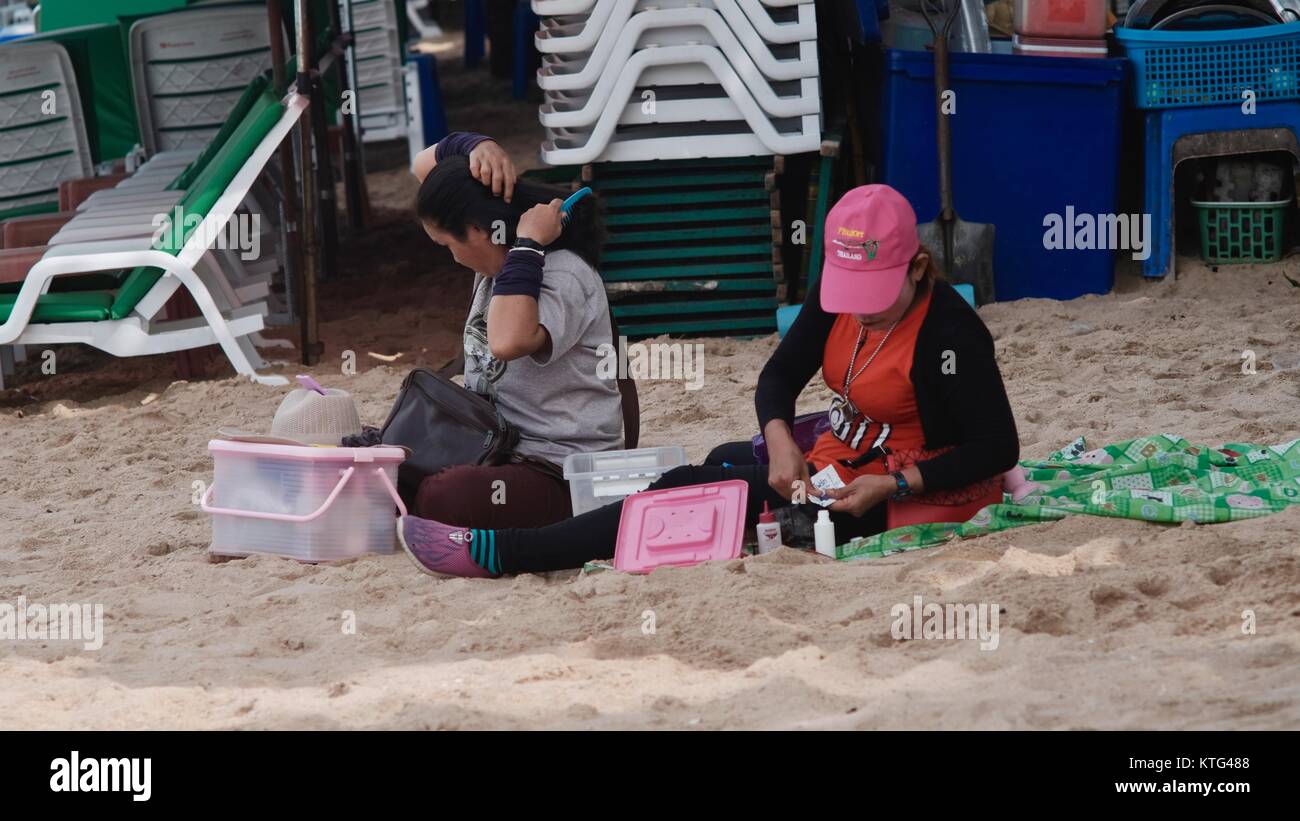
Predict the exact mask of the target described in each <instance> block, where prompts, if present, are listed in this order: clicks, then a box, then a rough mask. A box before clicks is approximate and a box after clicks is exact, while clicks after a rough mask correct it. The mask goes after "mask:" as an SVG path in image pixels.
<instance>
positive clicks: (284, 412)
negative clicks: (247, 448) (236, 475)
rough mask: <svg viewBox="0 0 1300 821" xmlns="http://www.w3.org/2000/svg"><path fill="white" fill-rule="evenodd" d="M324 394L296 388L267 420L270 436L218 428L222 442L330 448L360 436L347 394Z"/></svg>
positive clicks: (354, 409) (328, 391) (357, 418)
mask: <svg viewBox="0 0 1300 821" xmlns="http://www.w3.org/2000/svg"><path fill="white" fill-rule="evenodd" d="M322 390H324V391H325V393H324V394H321V393H318V392H317V391H314V390H307V389H305V388H299V389H297V390H293V391H290V392H289V394H288V395H287V396H285V397H284V400H283V401H281V402H280V407H278V408H276V409H275V416H274V417H273V418H272V419H271V432H270V434H261V433H253V432H250V431H243V430H238V429H236V428H224V427H223V428H218V429H217V434H218V435H219V436H220V437H221V438H223V439H233V440H235V441H238V442H260V443H263V444H270V445H333V446H335V447H337V446H339V445H340V444H341V441H342V439H343V437H345V436H356V435H358V434H360V433H361V415H360V414H359V413H357V403H356V400H355V399H353V398H352V394H350V393H348V392H347V391H341V390H339V389H338V388H323V389H322Z"/></svg>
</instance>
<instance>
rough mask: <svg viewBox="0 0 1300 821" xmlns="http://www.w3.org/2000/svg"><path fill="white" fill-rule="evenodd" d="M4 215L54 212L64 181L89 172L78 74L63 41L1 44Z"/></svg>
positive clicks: (0, 213) (0, 203)
mask: <svg viewBox="0 0 1300 821" xmlns="http://www.w3.org/2000/svg"><path fill="white" fill-rule="evenodd" d="M0 87H2V88H3V89H4V93H2V94H0V132H3V134H4V139H0V219H4V218H6V217H16V216H21V215H23V214H30V213H40V212H42V211H54V210H56V208H57V204H58V200H59V183H60V182H62V181H64V180H67V179H73V178H76V177H85V176H89V175H90V173H91V171H92V162H91V154H90V141H89V140H88V139H87V137H86V125H85V118H84V117H83V116H82V111H81V97H80V95H79V94H78V93H77V78H76V75H75V74H74V73H73V70H72V63H71V61H70V60H69V59H68V53H67V51H65V50H64V48H63V46H61V45H59V44H57V43H21V42H20V43H12V44H9V45H6V46H5V47H4V48H3V49H0Z"/></svg>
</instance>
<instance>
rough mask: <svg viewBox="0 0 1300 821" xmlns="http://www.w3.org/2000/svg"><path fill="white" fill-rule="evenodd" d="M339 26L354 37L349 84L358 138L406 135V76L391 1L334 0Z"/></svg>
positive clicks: (383, 138)
mask: <svg viewBox="0 0 1300 821" xmlns="http://www.w3.org/2000/svg"><path fill="white" fill-rule="evenodd" d="M339 11H340V12H341V15H340V16H341V18H342V21H343V25H344V26H345V27H346V28H348V30H350V31H351V32H352V34H353V36H354V37H355V38H356V40H355V42H354V43H353V47H352V50H351V51H350V52H349V53H348V63H347V66H348V71H349V72H350V83H349V84H350V86H351V87H352V88H354V89H356V91H357V113H358V114H359V115H360V117H359V120H360V125H361V134H362V139H363V140H364V141H365V142H377V141H379V140H396V139H401V138H403V137H405V136H406V129H407V110H406V78H405V74H404V69H403V68H402V43H401V39H400V37H399V36H398V30H397V11H396V9H395V7H394V6H393V2H392V0H340V2H339Z"/></svg>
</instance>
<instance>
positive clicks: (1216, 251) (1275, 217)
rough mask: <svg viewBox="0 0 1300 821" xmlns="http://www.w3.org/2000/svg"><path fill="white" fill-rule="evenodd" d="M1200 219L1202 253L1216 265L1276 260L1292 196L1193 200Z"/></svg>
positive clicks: (1279, 252)
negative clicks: (1258, 199)
mask: <svg viewBox="0 0 1300 821" xmlns="http://www.w3.org/2000/svg"><path fill="white" fill-rule="evenodd" d="M1192 205H1194V206H1195V207H1196V211H1197V213H1198V214H1199V215H1200V219H1201V257H1202V258H1203V259H1204V260H1205V261H1206V262H1209V263H1213V264H1215V265H1219V264H1230V263H1235V262H1277V261H1278V260H1280V259H1281V258H1282V251H1283V250H1284V248H1285V243H1284V237H1285V234H1286V214H1287V211H1288V210H1289V209H1290V207H1291V201H1290V200H1281V201H1280V202H1198V201H1196V200H1193V201H1192Z"/></svg>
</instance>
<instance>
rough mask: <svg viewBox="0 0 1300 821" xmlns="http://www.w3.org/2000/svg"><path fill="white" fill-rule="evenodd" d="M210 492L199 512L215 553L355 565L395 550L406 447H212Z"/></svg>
mask: <svg viewBox="0 0 1300 821" xmlns="http://www.w3.org/2000/svg"><path fill="white" fill-rule="evenodd" d="M208 451H209V452H211V454H212V459H213V462H214V470H213V479H212V485H211V486H210V487H209V488H208V489H207V492H206V493H204V495H203V499H202V503H201V507H202V508H203V510H204V511H206V512H208V513H210V514H212V545H211V547H210V548H208V551H209V552H210V553H213V554H216V555H223V556H247V555H250V554H253V553H270V554H275V555H278V556H288V557H290V558H294V559H298V560H299V561H305V562H329V561H339V560H341V559H351V558H354V557H356V556H360V555H362V554H363V553H392V552H393V551H394V550H395V549H396V539H397V536H396V526H395V518H396V516H397V514H398V513H399V512H400V513H401V514H402V515H405V514H406V507H405V506H404V505H403V504H402V500H401V498H400V497H399V496H398V495H397V487H396V485H395V482H396V481H397V466H398V465H400V464H401V463H402V460H403V459H405V458H406V454H405V452H404V451H402V449H401V448H389V447H374V448H332V447H298V446H293V445H272V444H262V443H254V442H234V441H226V440H222V439H217V440H213V441H211V442H209V443H208Z"/></svg>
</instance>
